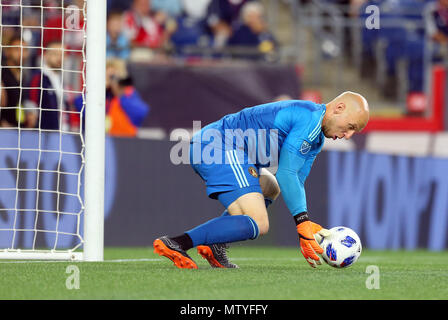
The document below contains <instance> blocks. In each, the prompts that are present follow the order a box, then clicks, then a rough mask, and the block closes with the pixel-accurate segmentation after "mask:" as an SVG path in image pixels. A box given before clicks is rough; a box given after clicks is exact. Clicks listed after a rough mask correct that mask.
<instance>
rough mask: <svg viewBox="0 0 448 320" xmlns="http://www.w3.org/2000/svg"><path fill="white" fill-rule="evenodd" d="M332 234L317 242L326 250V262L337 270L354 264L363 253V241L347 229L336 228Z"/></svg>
mask: <svg viewBox="0 0 448 320" xmlns="http://www.w3.org/2000/svg"><path fill="white" fill-rule="evenodd" d="M330 232H331V235H330V236H328V237H325V238H323V237H322V238H320V239H318V241H317V242H318V243H319V245H320V246H321V247H322V249H324V253H323V254H322V257H323V259H324V261H325V262H326V263H327V264H329V265H330V266H332V267H335V268H346V267H349V266H351V265H352V264H354V263H355V262H356V260H358V258H359V256H360V255H361V251H362V246H361V240H360V239H359V237H358V235H357V234H356V232H355V231H353V230H352V229H350V228H347V227H334V228H331V229H330ZM316 240H317V239H316Z"/></svg>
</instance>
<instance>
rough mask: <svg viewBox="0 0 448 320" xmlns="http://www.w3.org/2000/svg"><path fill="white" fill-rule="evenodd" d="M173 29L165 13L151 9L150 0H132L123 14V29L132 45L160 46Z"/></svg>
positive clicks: (155, 47) (171, 21)
mask: <svg viewBox="0 0 448 320" xmlns="http://www.w3.org/2000/svg"><path fill="white" fill-rule="evenodd" d="M173 23H174V25H173ZM175 29H176V27H175V22H174V21H173V20H172V19H169V18H168V16H167V15H166V14H165V13H163V12H160V11H158V12H153V11H152V10H151V0H133V2H132V7H131V9H130V10H128V11H126V12H125V14H124V30H125V32H126V34H127V36H128V38H129V39H130V40H131V44H132V46H134V47H145V48H151V49H157V48H161V47H162V46H163V45H164V44H165V43H166V41H167V40H168V39H169V37H170V35H171V34H172V33H173V32H174V31H175Z"/></svg>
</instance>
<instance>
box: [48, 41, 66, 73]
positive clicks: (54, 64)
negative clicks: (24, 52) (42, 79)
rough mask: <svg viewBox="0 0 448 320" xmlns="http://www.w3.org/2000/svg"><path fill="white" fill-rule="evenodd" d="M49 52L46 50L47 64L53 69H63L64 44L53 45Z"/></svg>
mask: <svg viewBox="0 0 448 320" xmlns="http://www.w3.org/2000/svg"><path fill="white" fill-rule="evenodd" d="M48 48H49V50H45V63H46V64H47V66H49V67H50V68H53V69H60V68H61V67H62V56H63V50H62V49H63V48H62V43H59V42H57V43H52V44H51V45H50V46H49V47H48Z"/></svg>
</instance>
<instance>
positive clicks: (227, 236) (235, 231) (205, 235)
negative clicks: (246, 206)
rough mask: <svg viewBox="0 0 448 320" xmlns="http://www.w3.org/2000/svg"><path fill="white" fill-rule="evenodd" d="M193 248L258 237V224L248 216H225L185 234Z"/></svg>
mask: <svg viewBox="0 0 448 320" xmlns="http://www.w3.org/2000/svg"><path fill="white" fill-rule="evenodd" d="M185 233H186V234H188V236H190V238H191V240H192V241H193V246H194V247H196V246H198V245H209V244H215V243H228V242H236V241H243V240H248V239H255V238H257V237H258V233H259V231H258V226H257V223H256V222H255V221H254V220H253V219H252V218H251V217H249V216H246V215H236V216H231V215H224V216H221V217H218V218H215V219H212V220H209V221H207V222H206V223H204V224H201V225H199V226H197V227H196V228H194V229H191V230H189V231H187V232H185Z"/></svg>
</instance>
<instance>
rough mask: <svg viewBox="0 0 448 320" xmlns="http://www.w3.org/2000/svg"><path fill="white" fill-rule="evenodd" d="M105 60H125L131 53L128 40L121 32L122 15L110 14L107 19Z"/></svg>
mask: <svg viewBox="0 0 448 320" xmlns="http://www.w3.org/2000/svg"><path fill="white" fill-rule="evenodd" d="M106 48H107V58H118V59H124V60H127V59H128V58H129V54H130V51H131V47H130V43H129V40H128V38H127V37H126V35H125V34H124V32H123V14H122V13H121V12H118V11H113V12H111V13H110V14H109V15H108V17H107V36H106Z"/></svg>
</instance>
